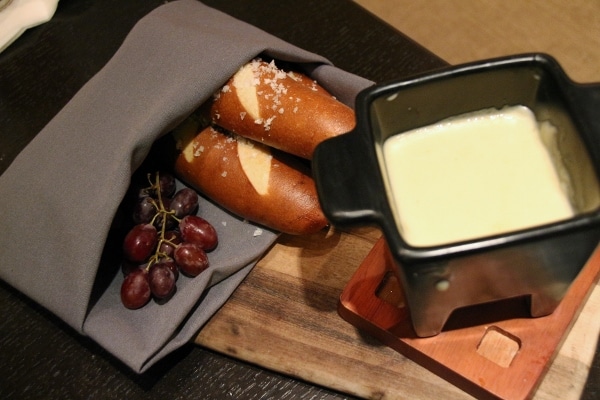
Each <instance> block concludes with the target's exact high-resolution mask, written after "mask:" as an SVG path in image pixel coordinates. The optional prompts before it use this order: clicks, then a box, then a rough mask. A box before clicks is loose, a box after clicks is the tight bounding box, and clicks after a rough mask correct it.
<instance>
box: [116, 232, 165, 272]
mask: <svg viewBox="0 0 600 400" xmlns="http://www.w3.org/2000/svg"><path fill="white" fill-rule="evenodd" d="M157 243H158V232H157V231H156V228H155V227H154V226H152V225H151V224H138V225H135V226H134V227H133V228H131V230H130V231H129V233H127V235H126V236H125V240H124V241H123V252H124V253H125V258H127V260H129V261H131V262H133V263H139V264H141V263H142V262H144V261H145V260H147V259H148V257H150V255H151V254H152V252H153V251H154V250H155V249H156V244H157Z"/></svg>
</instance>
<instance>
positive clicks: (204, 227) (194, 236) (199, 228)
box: [179, 215, 219, 251]
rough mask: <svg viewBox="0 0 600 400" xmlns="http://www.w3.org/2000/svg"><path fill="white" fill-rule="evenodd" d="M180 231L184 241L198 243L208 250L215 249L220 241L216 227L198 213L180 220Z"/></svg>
mask: <svg viewBox="0 0 600 400" xmlns="http://www.w3.org/2000/svg"><path fill="white" fill-rule="evenodd" d="M179 231H180V232H181V238H182V239H183V241H184V242H189V243H195V244H198V245H200V246H201V247H202V249H203V250H206V251H210V250H213V249H214V248H215V247H217V244H218V242H219V239H218V236H217V231H216V230H215V228H214V227H213V226H212V225H211V224H210V223H209V222H208V221H207V220H205V219H204V218H202V217H198V216H197V215H187V216H185V217H183V219H182V220H181V221H180V222H179Z"/></svg>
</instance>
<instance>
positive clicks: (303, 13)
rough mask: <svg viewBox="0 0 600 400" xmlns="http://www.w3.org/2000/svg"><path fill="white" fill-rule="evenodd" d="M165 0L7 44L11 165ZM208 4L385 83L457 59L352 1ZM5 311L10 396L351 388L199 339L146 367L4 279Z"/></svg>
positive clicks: (2, 347)
mask: <svg viewBox="0 0 600 400" xmlns="http://www.w3.org/2000/svg"><path fill="white" fill-rule="evenodd" d="M163 3H164V1H163V0H135V1H133V0H132V1H126V2H124V1H117V0H103V1H99V0H78V1H75V0H61V1H60V3H59V7H58V10H57V13H56V15H55V16H54V18H53V19H52V20H51V21H50V22H48V23H46V24H44V25H41V26H39V27H36V28H33V29H30V30H28V31H27V32H25V34H24V35H23V36H22V37H20V38H19V39H18V40H17V41H16V42H15V43H14V44H13V45H12V46H10V47H9V48H8V49H6V50H5V51H4V52H3V53H0V173H2V172H3V171H4V170H5V169H6V168H7V167H8V165H9V164H10V163H11V162H12V160H13V159H14V157H15V156H16V155H17V154H18V153H19V151H21V150H22V149H23V147H25V146H26V145H27V143H28V142H29V141H30V140H31V139H32V138H33V137H34V136H35V135H36V134H37V132H39V131H40V130H41V129H42V127H43V126H44V125H45V124H46V123H47V122H48V121H49V120H50V119H51V118H52V117H53V116H54V115H55V114H56V113H57V112H58V111H59V110H60V109H61V108H62V107H63V106H64V105H65V104H66V103H67V102H68V101H69V99H70V98H71V97H72V96H73V95H74V94H75V93H76V92H77V90H78V89H79V88H80V87H81V86H82V85H83V84H84V83H85V82H86V81H87V80H88V79H89V78H91V77H92V76H93V75H94V74H95V73H96V72H97V71H98V70H99V69H100V68H101V67H102V66H103V65H104V64H105V63H106V62H107V61H108V59H109V58H110V57H111V55H112V54H113V53H114V52H115V51H116V50H117V48H118V47H119V45H120V44H121V42H122V40H123V38H124V37H125V35H126V34H127V32H128V31H129V30H130V29H131V28H132V27H133V25H134V24H135V23H136V22H137V20H139V18H141V17H142V16H143V15H145V14H146V13H148V12H149V11H150V10H152V9H153V8H155V7H157V6H159V5H161V4H163ZM205 3H206V4H208V5H211V6H213V7H215V8H217V9H220V10H222V11H224V12H227V13H228V14H231V15H233V16H235V17H237V18H239V19H242V20H245V21H247V22H249V23H251V24H253V25H256V26H258V27H260V28H262V29H264V30H266V31H268V32H270V33H272V34H274V35H276V36H279V37H281V38H283V39H284V40H287V41H289V42H291V43H294V44H296V45H298V46H300V47H303V48H306V49H308V50H311V51H314V52H316V53H319V54H322V55H324V56H326V57H328V58H329V59H330V60H331V61H332V62H333V63H334V64H336V65H337V66H339V67H341V68H343V69H345V70H348V71H350V72H354V73H356V74H359V75H362V76H364V77H366V78H368V79H371V80H374V81H377V82H381V81H385V80H391V79H396V78H401V77H406V76H409V75H412V74H416V73H419V72H423V71H427V70H431V69H435V68H438V67H441V66H444V65H445V62H444V61H443V60H440V59H439V58H438V57H436V56H435V55H433V54H431V53H430V52H428V51H427V50H425V49H424V48H422V47H420V46H419V45H418V44H416V43H414V42H413V41H412V40H410V39H409V38H407V37H406V36H404V35H403V34H402V33H400V32H398V31H396V30H394V29H393V28H391V27H389V26H387V25H386V24H385V23H383V22H381V21H380V20H378V19H377V18H375V17H373V16H372V15H370V14H369V13H367V12H366V11H364V10H363V9H361V8H360V7H359V6H357V5H356V4H354V3H353V2H351V1H349V0H327V1H317V0H308V1H303V2H298V1H292V0H220V1H219V0H207V1H205ZM0 205H1V199H0ZM0 226H1V222H0ZM0 251H1V250H0ZM0 315H1V316H2V318H1V319H0V398H4V399H25V398H27V399H36V398H44V399H49V398H52V399H59V398H60V399H79V398H86V399H110V398H114V399H123V398H131V399H137V398H139V399H142V398H143V399H148V398H169V399H171V398H172V399H175V398H177V399H187V398H194V399H225V398H235V399H258V398H261V399H279V398H286V399H309V398H310V399H342V398H348V397H347V396H345V395H343V394H339V393H335V392H332V391H330V390H327V389H325V388H320V387H316V386H313V385H311V384H307V383H305V382H301V381H298V380H295V379H292V378H289V377H286V376H282V375H279V374H276V373H273V372H270V371H267V370H264V369H261V368H259V367H256V366H253V365H249V364H246V363H243V362H240V361H238V360H235V359H232V358H228V357H226V356H223V355H221V354H219V353H215V352H211V351H208V350H206V349H204V348H202V347H200V346H197V345H194V344H191V343H190V345H189V346H186V347H184V348H182V349H180V350H179V351H177V352H175V353H173V354H171V355H170V356H169V357H167V358H166V359H164V360H162V361H161V362H159V363H158V364H157V365H156V366H155V367H153V368H152V369H151V370H150V371H148V372H147V373H145V374H143V375H137V374H135V373H133V372H131V371H130V370H129V369H128V368H127V367H125V366H123V365H122V364H121V363H120V362H119V361H117V360H116V359H114V358H113V357H112V356H111V355H110V354H108V353H107V352H106V351H104V350H103V349H102V348H100V347H99V346H98V345H96V344H95V343H94V342H92V341H91V340H89V339H87V338H84V337H81V336H80V335H79V334H77V333H76V332H74V331H73V330H72V329H71V328H69V327H68V326H66V325H65V324H64V323H63V322H61V321H60V320H59V319H57V318H55V317H54V316H53V315H51V314H50V313H48V312H47V311H45V310H44V309H43V308H41V307H39V306H38V305H36V304H35V303H33V302H31V301H30V300H29V299H27V298H26V297H25V296H23V295H21V294H20V293H18V292H17V291H15V290H14V289H12V288H11V287H9V286H8V285H6V284H5V283H4V282H2V281H0ZM599 358H600V357H599V355H598V351H597V352H596V357H595V361H594V366H593V367H592V371H591V372H590V379H589V382H588V385H587V386H586V389H585V393H584V395H583V398H586V399H593V398H598V397H599V396H600V379H599V377H600V359H599Z"/></svg>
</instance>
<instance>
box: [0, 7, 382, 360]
mask: <svg viewBox="0 0 600 400" xmlns="http://www.w3.org/2000/svg"><path fill="white" fill-rule="evenodd" d="M107 29H109V28H108V27H107ZM261 54H264V55H266V56H269V57H272V58H275V59H279V60H283V61H287V62H293V63H298V64H300V65H301V66H303V67H304V68H305V70H306V71H307V72H308V73H310V74H311V76H312V77H313V78H314V79H316V80H318V81H319V82H320V83H322V84H323V85H324V86H325V87H326V88H327V89H329V90H330V91H331V92H332V93H333V94H334V95H336V96H337V97H338V98H339V99H340V100H341V101H343V102H345V103H346V104H349V105H352V103H353V101H354V98H355V96H356V94H357V92H358V91H359V90H361V89H363V88H365V87H367V86H369V85H371V82H369V81H367V80H365V79H362V78H360V77H357V76H355V75H352V74H349V73H347V72H344V71H341V70H339V69H337V68H335V67H333V66H331V65H330V63H329V62H328V61H327V60H325V59H324V58H322V57H320V56H318V55H315V54H312V53H309V52H306V51H304V50H302V49H299V48H297V47H294V46H292V45H290V44H288V43H286V42H284V41H282V40H280V39H278V38H276V37H273V36H272V35H270V34H267V33H266V32H263V31H261V30H259V29H257V28H256V27H253V26H250V25H248V24H246V23H244V22H242V21H239V20H236V19H234V18H232V17H230V16H228V15H226V14H223V13H221V12H219V11H217V10H214V9H212V8H209V7H206V6H205V5H203V4H201V3H199V2H197V1H194V0H180V1H175V2H172V3H168V4H165V5H163V6H161V7H159V8H157V9H156V10H154V11H153V12H151V13H150V14H148V15H147V16H146V17H144V18H143V19H142V20H140V21H139V22H138V23H137V25H136V26H135V27H134V28H133V30H132V31H131V32H130V34H129V35H128V37H127V38H126V39H125V41H124V43H123V44H122V46H121V48H120V49H119V50H118V51H117V53H116V54H115V55H114V56H113V58H112V59H111V60H110V61H109V62H108V63H107V65H106V66H105V67H104V68H103V69H102V70H101V71H100V72H99V73H98V74H97V75H96V76H94V77H93V78H92V79H91V80H90V81H89V82H88V83H87V84H86V85H85V86H84V87H83V88H82V89H81V90H80V91H79V92H78V93H77V94H76V95H75V96H74V97H73V99H71V101H70V102H69V103H68V104H67V105H66V106H65V107H64V108H63V109H62V110H61V111H60V112H59V113H58V114H57V115H56V116H55V117H54V119H53V120H52V121H50V123H49V124H48V125H47V126H46V127H45V128H44V129H43V130H42V131H41V132H40V133H39V134H38V135H37V136H36V138H35V139H34V140H33V141H32V142H31V143H30V144H29V145H28V146H27V147H26V148H25V149H24V150H23V151H22V152H21V154H19V156H18V157H17V159H16V160H15V161H14V162H13V163H12V165H11V166H10V167H9V168H8V170H7V171H6V172H5V173H4V174H3V175H2V176H0V198H1V199H2V203H3V207H2V208H1V209H0V221H2V222H1V224H2V230H3V232H2V235H0V278H1V279H3V280H5V281H6V282H8V283H9V284H10V285H12V286H14V287H15V288H17V289H18V290H20V291H22V292H23V293H24V294H26V295H27V296H29V297H30V298H31V299H33V300H34V301H36V302H38V303H39V304H41V305H42V306H44V307H45V308H47V309H48V310H50V311H51V312H53V313H54V314H56V315H57V316H58V317H60V318H61V319H63V320H64V321H65V322H67V323H68V324H69V325H70V326H72V327H73V328H74V329H76V330H77V331H78V332H80V333H81V334H83V335H87V336H89V337H91V338H93V340H95V341H96V342H98V343H99V344H100V345H101V346H103V347H104V348H106V349H107V350H108V351H110V352H111V353H112V354H113V355H115V356H116V357H117V358H119V359H120V360H121V361H122V362H124V363H125V364H126V365H128V366H129V367H130V368H131V369H133V370H135V371H137V372H143V371H145V370H146V369H148V368H149V367H150V366H151V365H152V364H154V363H155V362H156V361H157V360H159V359H160V358H162V357H164V356H165V355H166V354H168V353H169V352H171V351H173V350H175V349H176V348H178V347H179V346H181V345H182V344H184V343H186V342H189V341H190V339H192V338H193V337H194V335H195V334H197V332H198V330H199V329H200V327H201V326H202V325H203V324H204V323H205V322H206V321H207V320H208V319H209V318H210V317H211V316H212V315H213V314H214V313H215V312H216V311H217V310H218V309H219V307H221V306H222V304H223V303H224V302H225V301H226V300H227V298H228V297H229V296H230V295H231V293H232V292H233V290H235V288H236V287H237V285H238V284H239V283H240V282H241V281H242V280H243V279H244V277H245V276H246V275H247V274H248V272H249V271H250V270H251V268H252V267H253V266H254V265H255V263H256V262H257V261H258V259H259V258H260V257H261V255H262V254H264V252H265V251H267V250H268V249H269V247H270V246H271V245H272V244H273V242H274V241H275V240H276V238H277V233H276V232H270V231H268V230H263V231H262V234H259V235H257V234H256V232H257V231H256V230H257V227H256V226H253V225H252V224H249V223H246V222H244V221H242V220H239V219H237V218H235V217H233V216H231V215H229V214H228V213H226V212H223V211H222V210H221V209H220V208H218V207H216V206H215V205H213V204H211V203H209V202H206V201H204V202H202V204H201V209H200V212H199V213H200V215H202V216H204V217H205V218H206V219H207V220H209V221H210V222H212V223H213V225H214V226H215V227H216V228H217V231H218V233H219V237H220V245H219V247H218V248H217V250H215V251H214V252H212V253H211V254H210V262H211V267H210V268H209V270H207V271H205V272H203V273H202V274H201V275H200V276H198V277H196V278H194V279H189V280H185V281H184V282H182V280H181V279H180V281H179V282H178V291H177V293H176V295H175V297H173V298H172V299H171V300H170V301H169V302H168V303H166V304H164V305H158V304H155V303H152V302H151V303H150V304H148V305H147V306H146V307H145V308H143V309H141V310H135V311H131V310H127V309H125V308H124V307H123V306H122V305H121V303H120V299H119V287H120V284H121V282H122V279H123V278H122V275H121V273H120V272H119V271H118V267H117V266H116V265H115V267H114V268H112V269H110V268H109V269H108V270H107V271H110V273H111V274H112V275H110V276H108V278H109V279H108V280H107V279H106V278H107V276H105V274H106V273H107V272H106V271H105V269H99V266H100V265H101V264H102V263H103V262H106V260H105V258H106V254H104V253H105V252H103V249H105V243H106V241H107V239H108V238H109V233H110V228H111V224H112V223H113V219H115V215H116V214H117V210H118V207H119V204H120V203H121V201H122V199H123V198H124V196H125V194H126V191H127V188H128V187H129V185H130V179H131V176H132V174H133V172H134V171H135V170H136V169H137V168H138V167H139V166H140V165H141V164H142V162H143V161H144V159H145V158H146V156H147V155H148V152H149V150H150V147H151V145H152V144H153V142H154V141H155V140H156V139H157V138H159V137H160V136H162V135H164V134H165V133H167V132H169V131H170V130H171V129H172V128H173V127H175V126H176V125H177V124H178V123H180V122H181V121H182V120H183V119H184V118H185V117H187V116H188V115H190V114H191V113H192V112H193V111H194V110H195V109H196V108H198V107H199V106H200V105H201V104H202V103H203V102H204V101H205V100H207V99H208V98H209V97H210V96H211V95H212V93H214V92H215V91H216V90H217V89H218V88H219V87H220V86H222V85H223V83H224V82H225V81H226V80H227V79H228V78H229V77H230V76H231V75H232V74H233V73H235V72H236V70H237V69H238V68H239V67H240V66H241V65H242V64H244V63H245V62H247V61H249V60H250V59H252V58H254V57H256V56H257V55H261ZM109 256H110V254H109ZM109 259H110V257H109ZM114 262H115V263H118V261H114ZM98 280H107V281H108V283H107V284H106V285H104V286H102V285H98V283H97V281H98ZM98 287H101V289H102V292H101V293H100V295H99V296H98V297H97V298H96V296H95V295H94V296H92V291H93V290H94V291H96V290H97V289H98Z"/></svg>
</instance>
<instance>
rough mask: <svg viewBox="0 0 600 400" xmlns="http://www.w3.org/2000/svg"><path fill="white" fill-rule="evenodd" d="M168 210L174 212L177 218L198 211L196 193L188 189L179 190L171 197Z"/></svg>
mask: <svg viewBox="0 0 600 400" xmlns="http://www.w3.org/2000/svg"><path fill="white" fill-rule="evenodd" d="M169 209H170V210H171V211H175V216H176V217H177V218H183V217H184V216H186V215H190V214H192V213H194V212H195V211H196V210H197V209H198V193H196V192H195V191H194V190H192V189H190V188H183V189H181V190H179V191H178V192H177V193H175V196H173V199H172V200H171V205H170V207H169Z"/></svg>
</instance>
